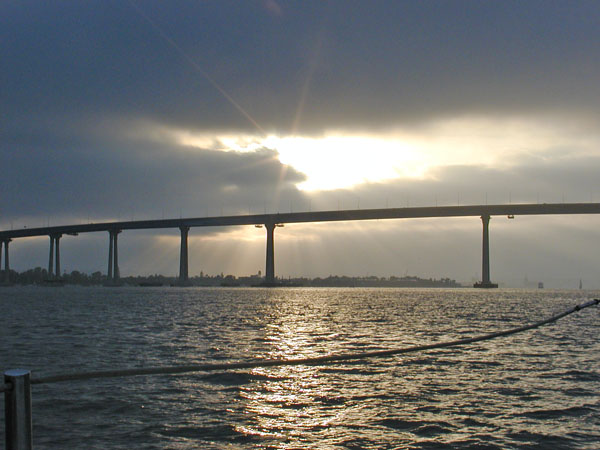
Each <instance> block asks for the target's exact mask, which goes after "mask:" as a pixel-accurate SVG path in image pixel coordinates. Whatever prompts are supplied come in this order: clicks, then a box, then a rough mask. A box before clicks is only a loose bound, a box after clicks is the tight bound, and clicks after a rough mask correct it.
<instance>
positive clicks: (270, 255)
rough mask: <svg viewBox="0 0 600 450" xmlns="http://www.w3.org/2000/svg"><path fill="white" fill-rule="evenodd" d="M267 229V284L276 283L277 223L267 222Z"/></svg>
mask: <svg viewBox="0 0 600 450" xmlns="http://www.w3.org/2000/svg"><path fill="white" fill-rule="evenodd" d="M265 228H266V229H267V264H266V268H265V284H266V285H273V284H275V242H274V241H275V239H274V234H275V233H274V232H275V224H274V223H266V224H265Z"/></svg>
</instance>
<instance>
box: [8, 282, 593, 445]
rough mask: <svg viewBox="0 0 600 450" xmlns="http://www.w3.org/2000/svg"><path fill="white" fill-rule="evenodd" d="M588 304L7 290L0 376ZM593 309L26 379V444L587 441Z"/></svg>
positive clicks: (537, 297) (527, 296)
mask: <svg viewBox="0 0 600 450" xmlns="http://www.w3.org/2000/svg"><path fill="white" fill-rule="evenodd" d="M599 296H600V292H593V291H583V290H579V291H551V290H535V291H534V290H529V291H528V290H504V289H498V290H485V291H480V290H474V289H389V288H386V289H377V288H373V289H371V288H358V289H357V288H347V289H327V288H323V289H319V288H275V289H262V288H173V287H170V288H167V287H165V288H160V287H156V288H154V287H153V288H148V287H146V288H140V287H120V288H105V287H74V286H65V287H37V286H29V287H7V288H3V289H2V290H1V291H0V311H1V314H2V326H1V327H0V368H2V369H3V370H7V369H12V368H25V369H29V370H31V371H32V374H33V376H34V377H36V376H37V377H42V376H47V375H52V374H56V373H71V372H87V371H97V370H108V369H122V368H138V367H153V366H167V365H179V364H200V363H211V362H234V361H246V360H251V359H257V358H258V359H272V358H300V357H314V356H322V355H328V354H334V353H342V352H344V353H347V352H363V351H371V350H383V349H391V348H400V347H406V346H411V345H420V344H429V343H435V342H440V341H447V340H454V339H459V338H466V337H471V336H475V335H479V334H484V333H488V332H493V331H499V330H504V329H508V328H512V327H516V326H520V325H524V324H528V323H531V322H535V321H538V320H541V319H544V318H547V317H550V316H552V315H554V314H556V313H559V312H562V311H564V310H566V309H568V308H570V307H572V306H574V305H576V304H580V303H584V302H586V301H588V300H591V299H593V298H598V297H599ZM598 317H599V309H598V308H597V307H592V308H587V309H586V310H584V311H581V312H578V313H575V314H572V315H570V316H568V317H566V318H563V319H561V320H560V321H558V322H557V323H555V324H552V325H549V326H545V327H542V328H539V329H537V330H533V331H528V332H524V333H521V334H517V335H513V336H509V337H505V338H499V339H495V340H492V341H486V342H480V343H477V344H471V345H468V346H464V347H457V348H448V349H444V350H435V351H429V352H422V353H414V354H407V355H402V356H394V357H386V358H378V359H369V360H363V361H353V362H345V363H341V364H331V365H323V366H305V365H304V366H303V365H300V366H288V367H278V368H259V369H248V370H234V371H218V372H210V373H193V374H183V375H153V376H136V377H128V378H112V379H99V380H88V381H75V382H61V383H53V384H41V385H34V386H33V390H32V398H33V401H32V409H33V423H34V426H33V433H34V448H36V449H79V448H82V449H83V448H85V449H132V448H136V449H142V448H143V449H196V448H203V449H221V448H226V449H250V448H260V449H292V448H295V449H308V448H319V449H362V448H365V449H400V448H408V449H430V448H466V449H480V448H491V449H493V448H498V449H506V448H515V449H561V448H565V449H567V448H568V449H572V448H581V449H598V448H600V343H599V339H598V337H599V333H598V331H599V329H600V326H599V325H598V324H599V322H598ZM3 414H4V412H3V411H0V418H1V420H2V423H3V421H4V415H3ZM2 428H3V427H2ZM0 433H2V436H0V438H1V439H2V441H3V440H4V436H3V433H4V430H3V429H2V430H1V431H0Z"/></svg>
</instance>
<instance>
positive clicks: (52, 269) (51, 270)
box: [48, 234, 62, 280]
mask: <svg viewBox="0 0 600 450" xmlns="http://www.w3.org/2000/svg"><path fill="white" fill-rule="evenodd" d="M61 237H62V234H51V235H50V256H49V258H48V279H49V280H52V279H54V278H60V238H61ZM55 248H56V260H55V258H54V255H55Z"/></svg>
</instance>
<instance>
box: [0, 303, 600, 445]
mask: <svg viewBox="0 0 600 450" xmlns="http://www.w3.org/2000/svg"><path fill="white" fill-rule="evenodd" d="M598 304H600V299H594V300H591V301H589V302H587V303H583V304H581V305H576V306H574V307H572V308H570V309H568V310H566V311H564V312H562V313H560V314H556V315H554V316H552V317H550V318H547V319H544V320H540V321H538V322H534V323H531V324H528V325H524V326H521V327H517V328H511V329H508V330H503V331H497V332H494V333H488V334H483V335H479V336H474V337H470V338H464V339H457V340H453V341H444V342H438V343H434V344H426V345H415V346H410V347H403V348H393V349H389V350H375V351H364V352H355V353H338V354H330V355H325V356H317V357H311V358H292V359H267V360H261V359H259V360H250V361H242V362H230V363H212V364H192V365H177V366H162V367H144V368H132V369H121V370H104V371H96V372H78V373H68V374H58V375H50V376H45V377H32V376H31V371H29V370H26V369H11V370H6V371H5V372H4V384H0V392H4V405H5V417H4V420H5V430H6V449H7V450H32V448H33V424H32V418H31V386H32V385H35V384H49V383H59V382H68V381H71V382H73V381H83V380H91V379H98V378H116V377H131V376H140V375H165V374H182V373H191V372H211V371H224V370H225V371H227V370H239V369H254V368H267V367H281V366H302V365H328V364H338V363H343V362H346V361H357V360H364V359H371V358H383V357H390V356H394V355H400V354H406V353H415V352H424V351H429V350H436V349H442V348H449V347H458V346H462V345H468V344H473V343H475V342H481V341H487V340H490V339H495V338H499V337H504V336H510V335H513V334H516V333H521V332H524V331H527V330H532V329H534V328H538V327H541V326H543V325H547V324H550V323H553V322H556V321H557V320H559V319H561V318H563V317H565V316H568V315H569V314H572V313H574V312H576V311H581V310H582V309H585V308H588V307H590V306H595V305H598Z"/></svg>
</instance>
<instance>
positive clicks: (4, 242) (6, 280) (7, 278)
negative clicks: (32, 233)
mask: <svg viewBox="0 0 600 450" xmlns="http://www.w3.org/2000/svg"><path fill="white" fill-rule="evenodd" d="M11 240H12V239H3V240H2V241H0V268H1V267H2V245H4V271H3V273H4V276H3V280H2V281H3V283H4V284H8V283H10V264H9V262H8V243H9V242H10V241H11Z"/></svg>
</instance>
